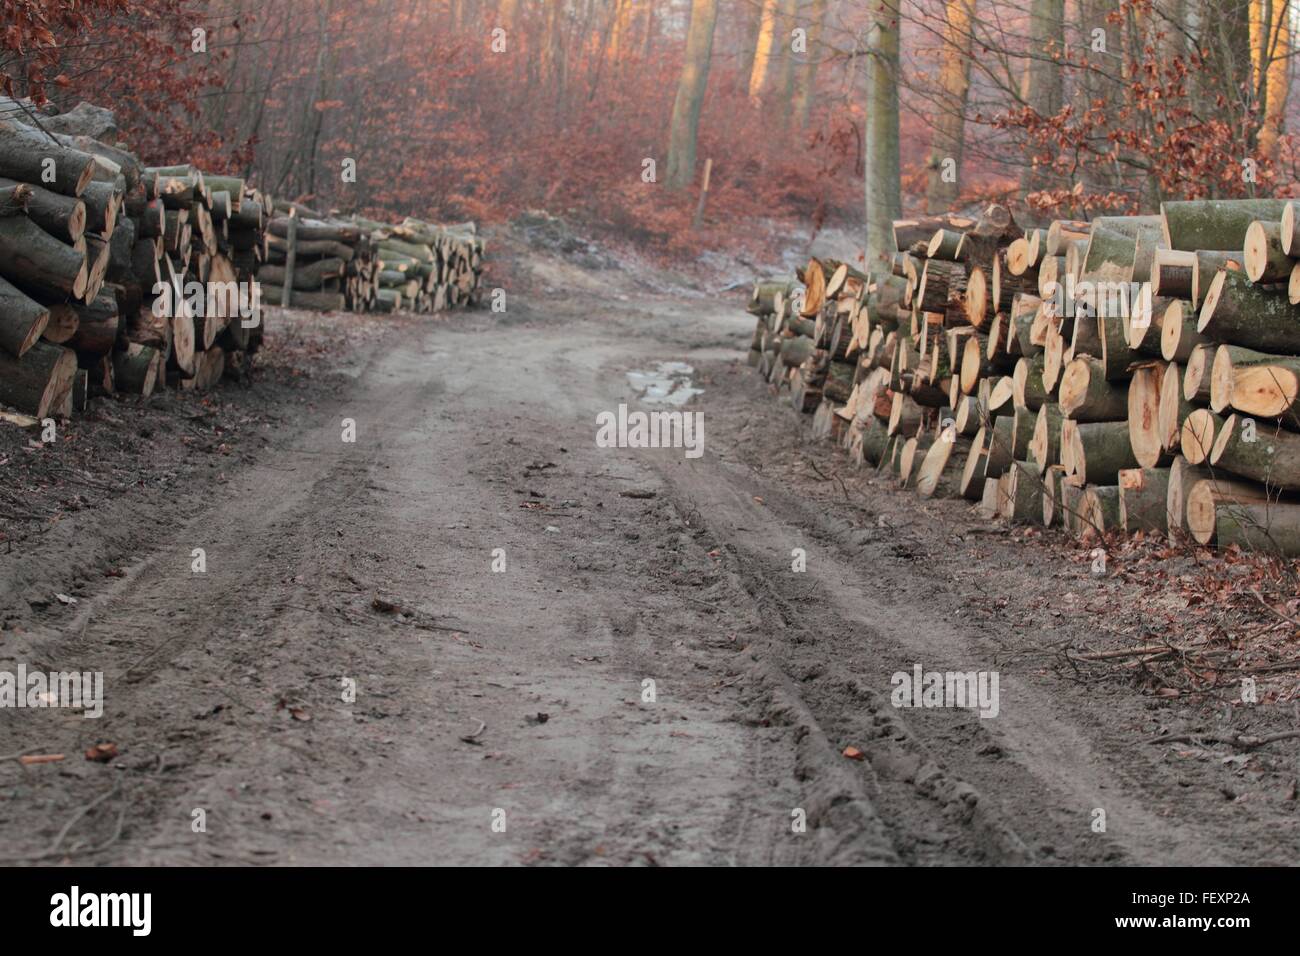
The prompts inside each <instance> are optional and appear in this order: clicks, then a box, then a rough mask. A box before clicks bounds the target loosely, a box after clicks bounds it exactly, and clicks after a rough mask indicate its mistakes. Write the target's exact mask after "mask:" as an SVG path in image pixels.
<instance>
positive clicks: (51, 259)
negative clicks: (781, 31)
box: [0, 216, 90, 299]
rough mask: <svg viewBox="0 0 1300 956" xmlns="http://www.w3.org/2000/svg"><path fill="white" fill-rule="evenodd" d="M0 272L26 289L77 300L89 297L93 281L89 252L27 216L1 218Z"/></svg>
mask: <svg viewBox="0 0 1300 956" xmlns="http://www.w3.org/2000/svg"><path fill="white" fill-rule="evenodd" d="M0 275H2V276H4V277H5V278H6V279H8V280H9V281H10V282H12V283H14V284H15V285H16V286H18V287H19V288H22V289H30V290H32V291H35V292H40V293H44V294H46V295H51V296H68V297H71V298H73V299H80V298H82V297H83V296H85V294H86V289H87V284H88V282H89V280H90V271H89V267H88V264H87V262H86V254H85V253H81V252H77V251H76V250H75V249H74V248H73V247H72V246H69V245H65V244H64V243H62V242H59V240H57V239H55V238H54V237H53V236H51V235H50V234H49V233H47V232H46V231H45V230H44V229H42V228H41V227H40V226H38V225H36V223H34V222H32V221H31V220H30V219H28V218H27V217H26V216H8V217H6V218H3V219H0Z"/></svg>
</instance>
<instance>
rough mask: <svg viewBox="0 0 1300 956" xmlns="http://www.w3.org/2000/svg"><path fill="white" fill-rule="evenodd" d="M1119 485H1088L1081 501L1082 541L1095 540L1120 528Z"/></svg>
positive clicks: (1080, 537)
mask: <svg viewBox="0 0 1300 956" xmlns="http://www.w3.org/2000/svg"><path fill="white" fill-rule="evenodd" d="M1121 527H1122V523H1121V521H1120V516H1119V486H1118V485H1092V484H1090V485H1088V486H1087V487H1086V488H1084V491H1083V497H1082V499H1081V500H1080V502H1079V517H1078V535H1079V539H1080V540H1081V541H1085V542H1087V541H1094V540H1097V539H1098V538H1100V537H1102V536H1104V535H1107V534H1110V533H1111V532H1112V531H1117V530H1120V528H1121Z"/></svg>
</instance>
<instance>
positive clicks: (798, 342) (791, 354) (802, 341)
mask: <svg viewBox="0 0 1300 956" xmlns="http://www.w3.org/2000/svg"><path fill="white" fill-rule="evenodd" d="M263 294H264V295H265V292H264V293H263ZM271 301H272V302H276V301H279V299H278V297H277V296H275V295H274V294H272V298H271ZM813 348H814V345H813V340H812V339H810V338H808V337H807V336H803V335H798V336H794V337H793V338H785V339H782V340H781V351H780V357H781V364H782V365H784V366H785V367H786V368H795V367H797V366H800V365H802V364H803V363H804V362H806V361H808V359H810V358H812V354H813Z"/></svg>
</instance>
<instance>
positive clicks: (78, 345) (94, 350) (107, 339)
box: [68, 289, 121, 355]
mask: <svg viewBox="0 0 1300 956" xmlns="http://www.w3.org/2000/svg"><path fill="white" fill-rule="evenodd" d="M73 308H74V309H76V312H77V317H78V323H77V333H76V335H74V336H73V337H72V339H71V340H70V341H69V343H68V344H69V345H70V346H71V347H72V348H74V349H76V351H77V353H78V354H79V355H83V354H84V355H107V354H108V353H109V352H111V351H112V350H113V345H114V343H115V342H116V341H117V337H118V331H119V329H120V326H121V317H120V315H119V312H118V307H117V297H116V296H115V295H114V294H113V291H112V290H110V289H105V290H103V291H101V292H100V294H99V295H97V296H96V297H95V298H94V300H92V301H91V302H88V303H85V304H75V305H73Z"/></svg>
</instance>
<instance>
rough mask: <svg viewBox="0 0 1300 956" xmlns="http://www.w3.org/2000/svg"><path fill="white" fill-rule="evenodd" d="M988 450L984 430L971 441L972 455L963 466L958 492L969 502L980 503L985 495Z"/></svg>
mask: <svg viewBox="0 0 1300 956" xmlns="http://www.w3.org/2000/svg"><path fill="white" fill-rule="evenodd" d="M987 465H988V448H987V446H986V445H985V437H984V429H983V428H981V429H980V430H979V431H978V432H976V433H975V438H974V439H973V440H972V441H971V446H970V453H969V454H967V456H966V460H965V462H964V463H963V464H962V470H961V482H960V483H959V485H958V491H959V492H960V494H961V496H962V497H963V498H965V499H966V500H968V501H978V500H979V499H980V498H981V496H982V495H983V493H984V482H985V479H987V478H988V473H987Z"/></svg>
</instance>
